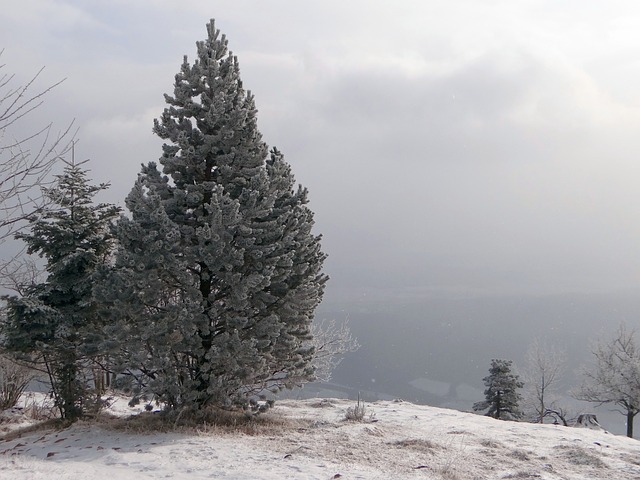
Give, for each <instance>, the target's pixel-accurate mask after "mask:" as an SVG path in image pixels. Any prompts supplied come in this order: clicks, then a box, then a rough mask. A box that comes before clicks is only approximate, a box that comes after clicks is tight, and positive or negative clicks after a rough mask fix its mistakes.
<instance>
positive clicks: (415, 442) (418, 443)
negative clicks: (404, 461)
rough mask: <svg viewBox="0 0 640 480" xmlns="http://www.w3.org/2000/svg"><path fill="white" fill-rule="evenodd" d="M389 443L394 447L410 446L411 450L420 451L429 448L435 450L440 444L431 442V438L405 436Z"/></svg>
mask: <svg viewBox="0 0 640 480" xmlns="http://www.w3.org/2000/svg"><path fill="white" fill-rule="evenodd" d="M389 445H392V446H394V447H399V448H411V449H413V450H418V451H420V452H422V451H425V450H426V451H429V450H435V449H439V448H441V447H440V445H438V444H437V443H435V442H432V441H431V440H425V439H422V438H407V439H405V440H398V441H396V442H391V443H390V444H389Z"/></svg>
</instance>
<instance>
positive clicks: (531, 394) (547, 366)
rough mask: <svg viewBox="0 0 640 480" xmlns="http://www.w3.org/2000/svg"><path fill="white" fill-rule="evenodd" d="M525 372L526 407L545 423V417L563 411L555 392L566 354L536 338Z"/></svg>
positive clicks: (539, 420)
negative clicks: (558, 404)
mask: <svg viewBox="0 0 640 480" xmlns="http://www.w3.org/2000/svg"><path fill="white" fill-rule="evenodd" d="M525 362H526V367H525V371H524V372H523V375H522V376H523V379H524V382H525V390H524V397H525V402H524V403H525V408H526V409H527V410H530V411H532V413H533V414H534V416H535V419H536V422H538V423H544V418H545V417H547V416H552V417H553V416H554V413H553V412H561V411H563V409H562V408H560V407H558V406H557V405H556V403H557V402H556V399H555V398H554V392H555V391H556V389H557V387H558V383H559V382H560V380H561V377H562V372H563V371H564V366H565V356H564V354H563V353H561V352H559V351H558V350H556V349H555V348H553V347H550V346H549V345H546V344H544V343H543V342H542V341H540V340H539V339H537V338H536V339H534V340H533V342H532V343H531V346H530V347H529V350H528V351H527V354H526V357H525Z"/></svg>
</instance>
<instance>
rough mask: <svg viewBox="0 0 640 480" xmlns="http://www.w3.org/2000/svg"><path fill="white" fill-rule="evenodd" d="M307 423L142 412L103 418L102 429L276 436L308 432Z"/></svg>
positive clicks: (216, 412)
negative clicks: (295, 431) (302, 430)
mask: <svg viewBox="0 0 640 480" xmlns="http://www.w3.org/2000/svg"><path fill="white" fill-rule="evenodd" d="M311 423H312V422H310V421H306V420H301V419H292V418H286V417H284V416H282V415H280V414H278V413H275V412H268V413H265V414H261V415H249V414H246V413H244V412H237V411H228V410H222V409H213V408H211V409H207V410H204V411H198V412H186V411H183V412H162V411H161V412H144V413H140V414H138V415H132V416H130V417H124V418H122V417H114V416H107V415H102V416H101V420H100V424H101V426H103V427H105V428H110V429H115V430H121V431H126V432H129V433H158V432H161V433H168V432H177V433H188V434H193V433H195V434H213V433H215V434H238V433H239V434H244V435H251V436H254V435H276V434H282V433H283V432H286V431H287V430H300V429H306V428H311V426H312V425H311Z"/></svg>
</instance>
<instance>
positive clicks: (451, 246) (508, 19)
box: [0, 0, 640, 300]
mask: <svg viewBox="0 0 640 480" xmlns="http://www.w3.org/2000/svg"><path fill="white" fill-rule="evenodd" d="M5 3H6V4H5V5H3V7H2V9H0V25H2V28H1V29H0V48H4V49H5V51H4V54H3V56H2V63H5V64H6V67H5V70H6V71H11V72H15V73H16V74H17V76H18V78H19V79H22V80H26V79H28V78H29V77H30V76H31V75H33V74H34V73H35V72H36V71H37V70H38V69H39V68H40V67H41V66H43V65H44V66H46V70H45V73H44V74H43V77H42V78H41V80H40V82H39V83H40V85H41V86H45V85H46V84H48V83H53V82H55V81H57V80H59V79H60V78H63V77H67V80H66V81H65V82H64V83H63V85H62V86H60V87H59V88H57V89H56V90H55V91H54V92H52V93H51V94H50V95H49V97H48V99H47V102H46V104H45V105H43V107H42V108H40V109H39V110H38V112H37V113H36V115H34V117H32V120H33V122H34V125H35V124H36V123H37V122H38V121H41V122H46V121H50V120H54V121H55V123H56V125H57V126H59V128H63V127H64V126H65V125H66V124H67V123H68V122H69V121H70V120H72V119H74V118H75V120H76V122H77V125H78V126H79V128H80V131H79V134H78V138H79V139H80V143H79V145H78V148H77V155H78V156H80V157H82V158H90V159H91V160H92V163H91V170H92V176H93V178H94V179H95V180H96V181H100V182H102V181H110V182H111V184H112V188H111V191H110V193H109V197H108V199H109V200H111V201H114V202H118V203H121V204H122V199H123V198H124V196H125V195H126V193H127V192H128V191H129V189H130V188H131V186H132V184H133V182H134V180H135V177H136V174H137V172H138V171H139V166H140V163H142V162H144V163H146V162H149V161H155V160H157V159H158V158H159V156H160V154H161V149H160V145H161V143H160V141H159V140H158V139H157V138H155V137H154V135H153V134H152V132H151V127H152V122H153V118H155V117H158V116H159V115H160V114H161V112H162V109H163V108H164V104H163V93H165V92H170V91H171V88H172V82H173V77H174V75H175V73H176V72H177V71H178V69H179V66H180V64H181V61H182V56H183V55H184V54H187V55H188V56H189V58H190V59H191V60H192V59H193V58H194V54H195V42H196V41H197V40H202V39H204V37H205V35H206V28H205V24H206V23H207V21H208V20H209V18H215V19H216V24H217V26H218V27H219V28H220V29H221V30H222V32H223V33H225V34H226V35H227V37H228V38H229V42H230V47H231V50H232V51H233V52H234V54H236V55H237V56H238V58H239V61H240V67H241V74H242V78H243V81H244V85H245V87H246V88H248V89H250V90H252V91H253V93H254V94H255V96H256V103H257V106H258V109H259V116H258V122H259V128H260V130H261V131H262V133H263V136H264V139H265V141H266V142H267V143H268V144H269V145H271V146H277V147H278V148H279V149H280V150H281V151H282V152H283V153H284V154H285V158H286V159H287V160H288V161H289V162H290V163H291V165H292V167H293V171H294V173H295V174H296V177H297V180H298V181H299V182H300V183H302V184H304V185H305V186H307V187H308V188H309V190H310V198H311V208H312V209H313V210H314V211H315V212H316V227H317V232H318V233H322V234H323V235H324V243H323V245H324V249H325V250H326V251H327V253H328V254H329V255H330V258H329V260H328V261H327V265H326V267H327V271H328V273H329V274H330V275H331V277H332V281H331V286H330V288H329V290H328V292H327V298H326V300H329V299H331V298H333V299H337V298H340V297H344V296H351V295H358V296H362V295H373V296H379V297H387V296H390V295H394V296H416V297H420V296H422V295H440V294H449V293H462V294H465V293H469V294H481V293H491V294H493V293H514V292H515V293H521V292H532V293H540V292H543V293H562V292H567V291H572V292H573V291H579V292H591V291H608V290H615V289H636V288H638V287H640V181H639V180H640V3H638V2H637V1H615V0H609V1H607V2H604V1H587V0H575V1H542V0H536V1H528V0H518V1H513V0H502V1H500V0H486V1H480V0H468V1H463V0H440V1H427V0H419V1H418V0H415V1H408V0H395V1H393V2H390V1H386V2H382V1H375V0H350V1H344V0H341V1H335V0H323V1H322V2H319V1H318V2H312V1H300V0H270V1H264V0H251V1H242V0H228V1H219V0H215V1H214V0H181V1H179V2H177V1H175V0H135V1H132V0H126V1H125V0H109V1H106V0H103V1H97V0H96V1H92V0H77V1H63V0H20V1H12V2H5Z"/></svg>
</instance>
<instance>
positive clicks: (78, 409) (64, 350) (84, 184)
mask: <svg viewBox="0 0 640 480" xmlns="http://www.w3.org/2000/svg"><path fill="white" fill-rule="evenodd" d="M83 163H84V162H81V163H78V164H76V163H75V162H73V161H71V162H65V168H64V172H63V173H62V174H60V175H57V176H56V183H55V184H54V185H53V186H52V187H51V188H45V189H44V195H45V196H46V197H47V201H48V203H47V205H46V206H45V207H43V208H42V209H40V211H39V212H38V213H37V214H34V215H30V216H29V217H28V218H27V220H28V230H27V231H23V232H21V233H18V235H17V238H19V239H21V240H23V241H24V242H25V243H26V244H27V253H29V254H33V253H37V254H38V255H39V256H40V257H43V258H44V259H45V261H46V274H47V275H46V280H45V281H44V282H42V283H35V284H31V285H26V286H24V287H23V288H22V291H23V292H24V295H23V296H22V297H17V296H12V297H5V300H6V301H7V319H6V323H5V324H4V325H3V326H2V336H1V338H2V342H3V347H4V348H5V349H7V350H8V351H11V352H14V353H17V354H21V355H22V360H23V361H27V362H29V363H31V364H32V365H33V366H34V367H40V368H42V369H44V371H46V372H47V373H48V374H49V378H50V380H51V387H52V391H53V395H54V398H55V402H56V406H57V407H58V409H59V411H60V415H61V416H62V418H64V419H67V420H72V421H73V420H76V419H78V418H80V417H82V416H83V415H84V413H85V410H86V407H87V404H88V402H95V401H96V398H95V394H96V392H95V391H93V390H92V389H91V388H90V387H89V385H88V379H87V378H86V376H87V373H88V372H90V368H91V367H92V366H93V361H94V360H96V359H97V357H98V355H99V353H100V344H101V336H100V335H99V332H100V331H101V329H102V326H101V324H100V321H99V318H98V316H97V315H96V304H95V302H94V300H93V298H92V295H93V275H94V273H95V271H96V268H97V267H98V265H101V264H103V263H105V262H106V261H107V260H108V256H109V255H110V253H111V251H112V248H113V241H112V236H111V234H110V225H111V222H112V220H113V219H114V218H115V217H117V216H118V213H119V209H118V208H117V207H115V206H113V205H110V204H104V203H100V204H97V205H95V204H94V203H93V197H94V196H95V195H96V194H97V193H98V192H100V191H101V190H104V189H106V188H107V187H108V185H107V184H100V185H90V184H89V180H88V179H87V171H86V170H83V169H82V168H81V165H82V164H83Z"/></svg>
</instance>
